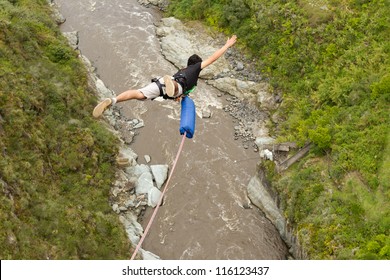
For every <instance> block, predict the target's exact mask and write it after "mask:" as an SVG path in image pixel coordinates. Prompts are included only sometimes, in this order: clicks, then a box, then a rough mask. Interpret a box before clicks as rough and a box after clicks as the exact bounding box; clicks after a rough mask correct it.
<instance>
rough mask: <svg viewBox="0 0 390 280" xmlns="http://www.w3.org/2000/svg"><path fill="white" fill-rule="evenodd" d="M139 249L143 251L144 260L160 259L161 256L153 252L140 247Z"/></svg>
mask: <svg viewBox="0 0 390 280" xmlns="http://www.w3.org/2000/svg"><path fill="white" fill-rule="evenodd" d="M139 251H140V252H141V255H142V259H143V260H160V257H159V256H157V255H155V254H153V253H152V252H149V251H145V250H144V249H139Z"/></svg>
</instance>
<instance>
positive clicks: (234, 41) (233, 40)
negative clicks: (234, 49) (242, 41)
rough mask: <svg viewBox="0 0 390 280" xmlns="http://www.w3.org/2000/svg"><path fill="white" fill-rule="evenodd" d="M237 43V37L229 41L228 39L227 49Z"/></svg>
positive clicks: (234, 36)
mask: <svg viewBox="0 0 390 280" xmlns="http://www.w3.org/2000/svg"><path fill="white" fill-rule="evenodd" d="M236 41H237V36H236V35H233V36H232V37H230V38H229V39H227V41H226V44H225V47H228V48H230V47H231V46H233V45H234V44H235V43H236Z"/></svg>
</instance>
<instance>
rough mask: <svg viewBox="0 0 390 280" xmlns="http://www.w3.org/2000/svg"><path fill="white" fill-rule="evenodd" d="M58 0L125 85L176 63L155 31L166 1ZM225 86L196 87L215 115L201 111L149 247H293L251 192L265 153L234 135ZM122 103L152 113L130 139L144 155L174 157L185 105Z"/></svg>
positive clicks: (188, 250)
mask: <svg viewBox="0 0 390 280" xmlns="http://www.w3.org/2000/svg"><path fill="white" fill-rule="evenodd" d="M55 2H56V4H57V5H58V7H59V10H60V12H61V14H62V15H63V16H64V17H65V18H66V22H65V23H64V24H62V26H61V29H62V31H64V32H69V31H78V32H79V38H80V42H79V49H80V51H81V52H82V54H84V55H85V56H86V57H88V58H89V60H90V61H91V62H92V63H93V65H94V66H95V67H96V68H97V73H98V75H99V77H100V78H101V79H102V80H103V81H104V83H105V84H106V86H107V87H108V88H110V89H111V90H113V91H114V92H115V93H116V94H119V93H120V92H122V91H124V90H126V89H128V88H139V87H142V86H144V85H145V84H147V83H149V81H150V79H151V78H153V77H155V76H162V75H164V74H167V73H169V74H173V73H175V72H176V70H177V69H176V68H175V67H174V66H173V65H172V64H171V63H170V62H168V61H167V60H165V59H164V56H163V55H162V54H161V48H160V43H159V40H158V38H157V37H156V35H155V25H156V23H158V21H159V20H160V19H161V14H160V12H159V11H158V10H157V9H155V8H147V7H144V6H141V5H140V4H139V3H138V2H137V1H136V0H56V1H55ZM200 55H202V54H200ZM200 96H202V98H200ZM218 96H221V94H220V92H218V90H216V89H214V88H212V87H211V86H208V85H206V84H205V83H204V82H202V81H200V82H199V85H198V87H197V89H196V92H195V93H193V94H192V95H191V97H192V98H193V99H194V100H195V103H196V104H197V108H199V107H201V106H205V105H207V106H210V108H211V111H212V117H211V118H200V117H197V119H196V131H195V135H194V138H193V139H186V141H185V143H184V149H183V152H182V154H181V156H180V159H179V162H178V165H177V166H176V169H175V173H174V174H173V177H172V179H171V184H170V186H169V189H168V191H167V193H166V196H165V199H164V205H163V206H162V207H161V208H160V210H159V213H158V215H157V217H156V219H155V221H154V223H153V225H152V227H151V230H150V231H149V234H148V236H147V237H146V239H145V242H144V243H143V249H145V250H148V251H151V252H153V253H154V254H156V255H158V256H159V257H161V258H162V259H198V260H200V259H215V260H224V259H248V260H249V259H285V258H286V257H287V255H288V249H287V247H286V245H285V244H284V242H283V241H282V240H281V238H280V236H279V233H278V231H277V230H276V229H275V227H274V226H273V225H272V224H271V222H270V221H269V220H268V219H266V218H265V216H264V214H263V213H262V212H261V211H260V210H258V209H257V208H256V207H255V206H251V205H250V202H249V199H248V198H247V193H246V186H247V184H248V182H249V180H250V179H251V177H252V176H253V175H254V174H255V172H256V163H257V161H258V160H259V157H258V153H255V152H254V151H253V149H245V148H244V147H243V143H242V142H241V141H237V140H234V137H233V135H234V125H235V124H234V120H233V119H232V118H231V117H230V116H229V115H228V114H227V113H226V112H224V111H223V110H222V108H223V106H224V105H225V104H227V101H226V98H227V97H228V96H225V95H222V96H221V97H218ZM205 100H206V101H205ZM205 102H206V103H207V104H205ZM118 107H119V108H120V112H121V114H122V115H123V116H124V117H127V118H129V119H132V118H140V119H142V120H143V121H144V124H145V127H143V128H141V129H140V130H139V134H138V135H136V137H135V138H134V140H133V142H132V143H131V144H130V148H132V149H133V150H134V151H135V152H136V153H137V154H138V155H139V159H138V163H145V161H144V155H150V157H151V159H152V161H151V164H168V165H169V166H172V163H173V160H174V158H175V156H176V152H177V150H178V147H179V144H180V141H181V136H180V134H179V119H180V105H179V104H178V103H176V102H173V101H162V102H159V101H127V102H124V103H121V104H118ZM120 132H121V133H126V131H120ZM150 216H151V210H150V209H149V210H148V211H147V212H146V213H145V216H144V219H143V221H140V222H141V224H142V226H143V227H144V228H145V227H146V224H147V222H148V221H149V217H150Z"/></svg>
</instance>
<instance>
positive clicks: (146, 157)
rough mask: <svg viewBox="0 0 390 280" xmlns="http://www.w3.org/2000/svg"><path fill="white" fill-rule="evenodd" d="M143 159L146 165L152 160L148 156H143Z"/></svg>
mask: <svg viewBox="0 0 390 280" xmlns="http://www.w3.org/2000/svg"><path fill="white" fill-rule="evenodd" d="M144 159H145V161H146V163H149V162H150V161H151V160H152V159H151V157H150V156H149V155H144ZM152 171H153V170H152Z"/></svg>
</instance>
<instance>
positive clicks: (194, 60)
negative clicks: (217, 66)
mask: <svg viewBox="0 0 390 280" xmlns="http://www.w3.org/2000/svg"><path fill="white" fill-rule="evenodd" d="M198 62H202V58H201V57H200V56H199V55H197V54H193V55H191V56H190V57H189V58H188V61H187V66H190V65H194V64H196V63H198Z"/></svg>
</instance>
